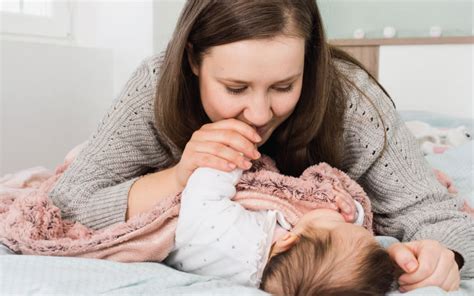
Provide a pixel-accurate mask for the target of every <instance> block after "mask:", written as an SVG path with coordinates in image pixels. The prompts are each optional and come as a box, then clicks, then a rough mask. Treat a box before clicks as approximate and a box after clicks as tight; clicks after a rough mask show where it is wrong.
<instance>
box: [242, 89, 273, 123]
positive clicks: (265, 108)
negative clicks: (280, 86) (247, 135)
mask: <svg viewBox="0 0 474 296" xmlns="http://www.w3.org/2000/svg"><path fill="white" fill-rule="evenodd" d="M244 116H245V119H247V120H248V121H249V122H251V123H252V124H253V125H255V126H262V125H265V124H267V123H268V122H269V121H270V120H271V119H272V117H273V112H272V108H271V99H270V98H269V97H263V96H262V97H258V98H253V99H252V100H251V102H250V103H249V105H248V106H247V107H246V109H245V111H244Z"/></svg>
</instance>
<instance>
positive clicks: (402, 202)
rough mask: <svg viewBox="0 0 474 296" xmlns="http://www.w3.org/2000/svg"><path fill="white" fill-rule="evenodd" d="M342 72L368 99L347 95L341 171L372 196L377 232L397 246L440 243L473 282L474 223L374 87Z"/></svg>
mask: <svg viewBox="0 0 474 296" xmlns="http://www.w3.org/2000/svg"><path fill="white" fill-rule="evenodd" d="M342 70H343V72H344V71H346V74H347V75H348V77H350V78H349V80H351V81H352V82H353V83H354V84H355V85H357V87H358V88H359V89H360V90H361V91H362V92H364V93H365V94H367V96H368V97H369V98H370V101H369V100H367V98H365V97H364V96H363V95H362V94H361V93H360V92H358V91H356V90H355V88H353V90H351V91H349V100H348V102H347V112H346V115H345V123H344V143H345V144H344V147H345V155H344V160H343V170H344V171H346V172H347V173H348V175H349V176H351V178H353V179H354V180H356V181H358V182H359V183H360V184H361V186H362V187H363V188H364V190H365V191H366V193H367V195H368V196H369V197H370V200H371V203H372V210H373V212H374V226H375V231H376V232H377V233H378V234H381V235H389V236H393V237H395V238H397V239H399V240H400V241H414V240H423V239H432V240H436V241H439V242H440V243H442V244H443V245H444V246H445V247H447V248H448V249H450V250H453V251H456V252H458V253H459V254H461V255H462V257H463V259H464V265H463V267H462V268H461V276H462V278H472V277H474V219H473V218H472V217H471V216H470V215H469V214H467V213H465V212H463V211H461V208H462V206H463V201H462V200H460V199H459V198H457V197H452V196H451V195H449V194H448V191H447V189H446V188H444V187H443V186H442V185H441V184H440V183H439V182H438V181H437V179H436V177H435V175H434V173H433V171H432V168H431V166H430V165H429V163H428V162H427V161H426V159H425V158H424V156H423V153H422V152H421V149H420V147H419V145H418V143H417V141H416V139H415V137H414V136H413V135H412V134H411V133H410V132H409V130H408V129H407V127H406V126H405V124H404V122H403V121H402V119H401V117H400V115H399V114H398V113H397V111H396V110H395V107H394V106H393V104H392V102H391V100H390V99H389V98H388V97H387V96H386V94H385V93H384V92H383V90H382V89H381V88H380V87H379V86H378V85H377V83H376V82H375V81H374V80H373V79H371V78H369V76H368V75H367V74H366V73H365V72H364V71H363V70H361V69H360V68H354V67H353V68H350V67H349V66H344V67H342ZM371 102H372V103H371ZM376 109H377V110H378V111H379V112H380V115H381V118H382V121H381V120H380V118H379V116H378V113H377V110H376ZM384 132H386V143H385V140H384ZM384 147H385V150H384V152H383V153H382V154H381V151H382V149H383V148H384Z"/></svg>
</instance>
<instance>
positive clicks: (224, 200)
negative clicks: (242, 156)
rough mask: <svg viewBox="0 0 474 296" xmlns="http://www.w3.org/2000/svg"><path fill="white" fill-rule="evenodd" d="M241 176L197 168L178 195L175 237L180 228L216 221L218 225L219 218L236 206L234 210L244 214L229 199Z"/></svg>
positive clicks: (236, 172) (239, 170) (241, 209)
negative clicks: (179, 198)
mask: <svg viewBox="0 0 474 296" xmlns="http://www.w3.org/2000/svg"><path fill="white" fill-rule="evenodd" d="M241 175H242V170H241V169H235V170H233V171H231V172H225V171H219V170H216V169H213V168H207V167H200V168H197V169H196V170H194V172H193V173H192V174H191V176H190V177H189V179H188V182H187V184H186V186H185V188H184V189H183V192H182V194H181V208H180V211H179V219H178V229H177V237H179V236H180V234H181V229H183V231H184V229H189V228H192V227H193V225H194V226H197V224H198V223H200V222H201V221H204V220H206V221H208V222H212V220H216V221H215V222H216V223H219V222H218V220H219V219H220V218H219V215H220V214H222V213H223V212H225V211H226V210H230V208H235V207H237V208H238V209H236V210H237V211H245V209H243V208H242V207H241V206H240V205H239V204H238V203H236V202H233V201H232V200H231V199H232V197H234V195H235V194H236V188H235V185H236V184H237V182H238V181H239V179H240V177H241ZM222 222H224V221H221V223H222ZM186 232H188V231H186Z"/></svg>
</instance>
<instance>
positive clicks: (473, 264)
mask: <svg viewBox="0 0 474 296" xmlns="http://www.w3.org/2000/svg"><path fill="white" fill-rule="evenodd" d="M159 62H160V58H159V56H158V55H156V56H151V57H149V58H147V59H145V60H144V61H143V62H142V63H141V64H140V66H139V67H138V68H137V69H136V70H135V72H134V73H133V75H132V77H131V78H130V79H129V81H128V82H127V83H126V85H125V87H124V88H123V90H122V92H121V93H120V94H119V96H118V97H117V98H116V99H115V100H114V102H113V104H112V106H111V107H110V109H109V110H108V112H107V113H106V114H105V116H104V118H103V119H102V121H101V122H100V124H99V125H98V127H97V129H96V131H95V132H94V133H93V134H92V135H91V136H90V138H89V139H88V144H87V145H86V146H85V148H84V149H83V150H82V151H81V153H80V154H79V156H78V157H77V159H76V160H75V161H74V162H73V163H72V164H71V166H70V167H69V168H68V169H67V170H66V172H65V173H64V174H63V175H62V176H61V178H60V179H59V180H58V182H57V184H56V185H55V187H54V188H53V189H52V190H51V192H50V193H49V196H50V198H51V199H52V200H53V202H54V204H55V205H56V206H58V207H59V208H60V209H61V211H62V216H63V218H67V219H72V220H75V221H79V222H80V223H82V224H85V225H88V226H90V227H92V228H94V229H100V228H103V227H106V226H108V225H111V224H114V223H118V222H124V221H125V213H126V209H127V202H128V191H129V189H130V187H131V185H132V184H133V183H134V182H135V181H136V180H137V179H138V178H139V177H140V176H143V175H145V174H147V173H150V172H152V171H155V170H157V169H164V168H167V167H169V166H170V164H171V161H172V160H173V159H179V158H180V153H181V152H180V151H178V149H175V147H174V145H170V143H169V141H167V139H166V138H165V137H164V136H163V135H162V134H161V133H160V131H159V130H156V129H155V127H154V124H153V123H154V113H153V105H154V99H155V98H154V95H155V88H156V85H157V81H158V70H159ZM337 65H338V68H339V69H340V70H341V71H342V72H344V73H346V74H347V75H349V77H350V79H351V80H352V81H353V82H354V83H355V84H356V85H357V86H358V87H359V88H360V89H361V90H362V91H364V92H365V93H366V94H367V95H368V96H369V97H370V98H371V100H372V102H373V103H374V105H375V106H376V107H377V109H378V110H379V111H380V112H381V115H382V116H383V120H384V124H385V125H383V124H382V122H381V121H380V120H379V117H378V115H377V112H376V110H375V109H374V107H373V105H372V104H370V103H369V102H368V101H367V100H366V99H364V98H363V97H362V95H361V94H360V93H359V92H357V91H356V90H354V89H353V88H348V97H347V112H346V114H345V117H344V133H343V138H344V149H345V154H344V160H343V167H342V168H343V170H344V171H345V172H346V173H347V174H348V175H349V176H350V177H351V178H353V179H354V180H356V181H357V182H358V183H359V184H361V185H362V187H363V188H364V189H365V191H366V193H367V194H368V195H369V197H370V199H371V201H372V206H373V212H374V223H375V225H376V231H377V232H378V233H380V234H383V235H389V236H393V237H396V238H398V239H399V240H401V241H412V240H422V239H434V240H437V241H440V242H441V243H442V244H443V245H444V246H446V247H447V248H449V249H451V250H455V251H457V252H458V253H460V254H461V255H462V256H463V258H464V261H465V263H464V266H463V268H462V269H461V275H462V277H463V278H472V277H474V219H472V217H471V216H469V215H467V214H466V213H464V212H462V211H460V207H461V206H462V202H461V201H460V200H458V199H456V198H452V197H450V196H449V195H448V192H447V190H446V188H444V187H443V186H441V185H440V183H439V182H438V181H437V180H436V178H435V176H434V174H433V172H432V169H431V168H430V166H429V164H428V163H427V161H426V160H425V158H424V157H423V154H422V152H421V150H420V148H419V147H418V144H417V142H416V140H415V138H414V137H413V136H412V135H411V134H410V133H409V131H408V130H407V128H406V127H405V125H404V123H403V122H402V120H401V118H400V116H399V114H398V113H397V112H396V111H395V109H394V107H393V105H392V103H391V101H390V100H389V98H388V97H387V96H386V95H385V94H384V92H383V91H382V90H381V89H380V88H379V87H378V86H377V84H376V83H375V82H374V81H373V80H371V79H369V77H368V75H367V74H366V73H365V72H364V71H363V70H362V69H360V68H358V67H356V66H354V65H349V64H346V63H343V62H340V61H338V62H337ZM384 129H385V131H386V132H387V148H386V151H385V152H384V154H383V155H382V156H381V157H379V158H378V157H377V156H378V155H379V153H380V151H381V149H382V148H383V145H384Z"/></svg>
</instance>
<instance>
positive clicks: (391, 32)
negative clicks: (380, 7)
mask: <svg viewBox="0 0 474 296" xmlns="http://www.w3.org/2000/svg"><path fill="white" fill-rule="evenodd" d="M396 34H397V30H396V29H395V28H394V27H385V28H383V36H384V37H385V38H393V37H395V35H396Z"/></svg>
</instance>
